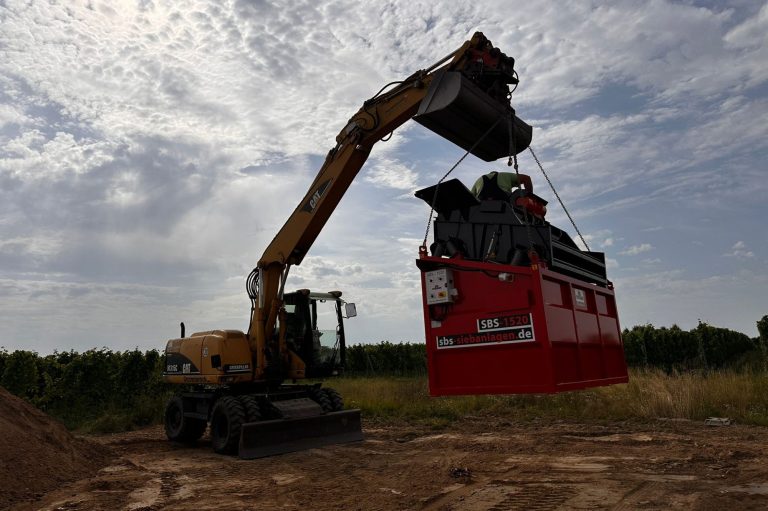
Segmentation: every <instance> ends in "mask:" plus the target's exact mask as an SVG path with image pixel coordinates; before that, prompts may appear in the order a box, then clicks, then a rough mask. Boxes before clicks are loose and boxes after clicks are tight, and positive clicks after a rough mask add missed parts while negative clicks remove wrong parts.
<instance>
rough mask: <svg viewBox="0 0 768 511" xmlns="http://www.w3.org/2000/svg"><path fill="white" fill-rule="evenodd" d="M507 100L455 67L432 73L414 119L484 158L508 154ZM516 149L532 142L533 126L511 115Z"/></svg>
mask: <svg viewBox="0 0 768 511" xmlns="http://www.w3.org/2000/svg"><path fill="white" fill-rule="evenodd" d="M512 112H514V111H513V110H512V107H510V106H509V104H505V103H502V102H499V101H498V100H496V99H494V98H492V97H491V96H489V95H488V94H487V93H486V92H484V91H483V90H482V89H481V88H480V87H478V86H477V85H475V84H474V83H472V81H471V80H469V79H468V78H466V77H465V76H464V75H462V74H461V73H460V72H457V71H444V72H443V73H441V74H438V75H437V76H435V78H434V79H433V80H432V83H431V84H430V85H429V90H428V91H427V95H426V96H425V97H424V99H423V100H422V102H421V105H419V110H418V112H417V113H416V116H415V117H414V120H415V121H416V122H418V123H419V124H421V125H423V126H424V127H426V128H428V129H430V130H432V131H434V132H435V133H437V134H438V135H440V136H441V137H443V138H445V139H447V140H450V141H451V142H453V143H454V144H456V145H458V146H459V147H461V148H463V149H465V150H467V151H470V149H471V151H470V152H471V153H472V154H474V155H475V156H477V157H478V158H481V159H483V160H485V161H494V160H498V159H499V158H504V157H506V156H509V155H510V144H509V115H510V113H512ZM497 121H498V124H496V126H495V127H494V128H493V130H492V131H491V132H490V133H488V134H487V135H486V136H485V138H483V139H482V141H481V142H480V143H479V144H478V145H477V146H476V147H475V148H474V149H472V146H473V145H474V144H475V143H476V142H477V141H478V140H480V138H481V137H483V135H484V134H485V133H486V132H487V131H488V130H489V129H490V128H491V126H493V124H494V123H496V122H497ZM512 126H513V128H512V131H513V133H514V149H515V151H514V152H515V153H520V152H521V151H524V150H525V149H526V148H527V147H528V146H529V145H530V143H531V138H532V136H533V130H532V128H531V126H530V125H528V124H526V123H525V122H524V121H522V120H521V119H520V118H519V117H517V116H515V117H514V122H513V125H512Z"/></svg>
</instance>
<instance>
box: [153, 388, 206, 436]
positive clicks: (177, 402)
mask: <svg viewBox="0 0 768 511" xmlns="http://www.w3.org/2000/svg"><path fill="white" fill-rule="evenodd" d="M163 423H164V425H165V436H167V437H168V440H171V441H173V442H182V443H194V442H196V441H197V440H199V439H200V437H201V436H203V433H205V428H206V426H207V424H206V421H204V420H201V419H190V418H189V417H184V400H183V399H182V398H181V396H173V397H172V398H171V399H169V400H168V403H167V404H166V405H165V412H164V413H163Z"/></svg>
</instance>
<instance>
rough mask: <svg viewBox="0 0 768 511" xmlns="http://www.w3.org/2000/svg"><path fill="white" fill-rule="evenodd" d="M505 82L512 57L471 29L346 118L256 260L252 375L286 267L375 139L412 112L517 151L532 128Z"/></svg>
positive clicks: (478, 146)
mask: <svg viewBox="0 0 768 511" xmlns="http://www.w3.org/2000/svg"><path fill="white" fill-rule="evenodd" d="M446 62H447V63H446ZM510 84H512V85H516V84H517V78H516V73H515V72H514V59H512V58H511V57H507V56H506V55H504V53H502V52H501V51H500V50H499V49H498V48H494V47H493V45H492V44H491V42H490V41H489V40H488V39H486V37H485V36H484V35H483V34H482V33H480V32H477V33H475V35H474V36H473V37H472V39H471V40H469V41H467V42H465V43H464V44H463V45H462V46H461V47H460V48H459V49H458V50H456V51H455V52H453V53H451V54H450V55H448V56H447V57H445V58H444V59H442V60H441V61H439V62H437V63H436V64H434V65H432V66H430V67H429V68H427V69H425V70H422V71H418V72H416V73H414V74H413V75H411V76H409V77H408V78H406V79H405V80H403V81H401V82H399V83H398V84H397V85H396V86H395V87H394V88H392V89H391V90H389V91H386V92H383V93H379V94H377V95H376V96H374V97H373V98H371V99H369V100H368V101H366V102H365V103H364V104H363V106H362V107H361V108H360V110H359V111H358V112H357V113H356V114H355V115H354V116H352V118H351V119H350V120H349V122H348V123H347V125H346V126H345V127H344V128H343V129H342V130H341V132H340V133H339V134H338V136H337V137H336V146H335V147H334V148H333V149H331V150H330V152H329V153H328V155H327V157H326V159H325V162H324V164H323V166H322V167H321V168H320V171H319V172H318V174H317V176H316V177H315V179H314V181H313V183H312V185H311V186H310V188H309V190H308V191H307V193H306V195H305V196H304V198H303V199H302V200H301V202H299V205H298V206H297V207H296V209H295V210H294V211H293V213H292V214H291V215H290V217H289V218H288V220H287V221H286V222H285V224H284V225H283V227H282V228H281V229H280V230H279V231H278V233H277V235H276V236H275V238H274V239H273V240H272V242H271V243H270V244H269V246H268V247H267V249H266V250H265V251H264V254H263V255H262V257H261V259H260V260H259V263H258V266H257V269H258V270H257V271H258V280H259V291H258V299H257V300H255V302H256V303H255V305H254V311H253V314H252V318H251V324H250V328H249V335H250V338H251V347H252V351H253V352H254V353H255V354H256V360H255V366H256V372H257V377H258V375H259V374H262V373H263V371H264V368H265V365H266V364H268V363H269V361H267V360H265V359H264V355H263V353H264V351H265V348H267V347H268V346H269V343H270V342H271V340H272V335H273V332H274V330H275V326H276V323H277V321H278V318H279V314H280V307H281V306H282V304H281V298H280V297H281V293H282V291H281V290H282V288H283V287H284V285H285V279H286V277H287V272H288V269H289V268H290V266H292V265H297V264H300V263H301V261H302V260H303V259H304V256H305V255H306V254H307V252H308V250H309V248H310V247H311V246H312V244H313V243H314V241H315V239H316V238H317V236H318V235H319V234H320V231H321V230H322V228H323V226H324V225H325V223H326V222H327V221H328V219H329V218H330V216H331V214H332V213H333V211H334V210H335V209H336V207H337V205H338V204H339V201H340V200H341V198H342V197H343V195H344V193H345V192H346V191H347V189H348V188H349V186H350V184H351V183H352V181H353V179H354V178H355V176H356V175H357V173H358V172H359V171H360V169H361V168H362V166H363V164H364V163H365V161H366V160H367V159H368V156H369V154H370V152H371V149H372V148H373V146H374V144H375V143H376V142H378V141H379V140H381V139H382V138H384V137H386V136H387V135H388V134H390V133H391V132H392V131H394V130H395V129H396V128H398V127H399V126H401V125H402V124H403V123H405V122H406V121H407V120H409V119H411V118H415V120H416V121H417V122H419V123H420V124H422V125H424V126H425V127H427V128H428V129H430V130H432V131H433V132H435V133H437V134H438V135H440V136H442V137H443V138H446V139H447V140H450V141H451V142H454V143H455V144H456V145H458V146H460V147H462V148H464V149H466V150H467V151H469V152H471V153H472V154H474V155H476V156H478V157H479V158H482V159H484V160H486V161H492V160H496V159H498V158H501V157H504V156H508V155H510V154H511V153H512V152H514V153H519V152H520V151H523V150H524V149H525V148H527V147H528V145H529V144H530V141H531V127H530V126H529V125H527V124H526V123H525V122H523V121H522V120H520V119H519V118H517V117H516V116H515V111H514V109H513V108H512V107H511V106H510V102H509V95H510V90H509V85H510ZM283 339H284V338H283V335H282V334H280V335H279V336H278V346H274V347H273V349H272V350H270V351H272V352H275V353H280V354H281V358H282V360H283V361H284V364H285V365H286V366H287V367H290V369H289V371H290V374H288V376H289V377H293V378H296V377H302V376H303V375H302V367H301V363H300V361H297V360H296V359H295V357H293V356H292V355H291V354H290V353H288V350H287V347H286V346H285V343H284V340H283Z"/></svg>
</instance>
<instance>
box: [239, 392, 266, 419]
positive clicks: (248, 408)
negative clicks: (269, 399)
mask: <svg viewBox="0 0 768 511" xmlns="http://www.w3.org/2000/svg"><path fill="white" fill-rule="evenodd" d="M237 399H238V401H240V404H241V405H243V410H245V422H257V421H260V420H261V407H260V406H259V400H258V399H257V398H256V396H240V397H238V398H237Z"/></svg>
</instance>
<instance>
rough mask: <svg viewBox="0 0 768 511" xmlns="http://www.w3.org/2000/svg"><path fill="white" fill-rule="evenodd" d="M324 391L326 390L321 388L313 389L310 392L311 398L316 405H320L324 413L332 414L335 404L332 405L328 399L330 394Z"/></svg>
mask: <svg viewBox="0 0 768 511" xmlns="http://www.w3.org/2000/svg"><path fill="white" fill-rule="evenodd" d="M323 391H324V389H321V388H319V387H312V388H311V389H309V391H308V394H309V398H310V399H311V400H312V401H314V402H315V403H317V404H319V405H320V408H322V409H323V412H326V413H327V412H332V411H333V404H332V403H331V400H330V399H329V398H328V394H326V393H325V392H323Z"/></svg>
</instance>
